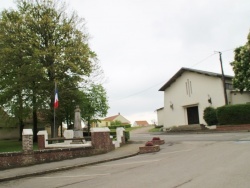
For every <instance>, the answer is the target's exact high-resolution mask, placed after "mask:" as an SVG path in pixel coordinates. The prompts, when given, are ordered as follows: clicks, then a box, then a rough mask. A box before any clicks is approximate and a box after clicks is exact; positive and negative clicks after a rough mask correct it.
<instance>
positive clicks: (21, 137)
mask: <svg viewBox="0 0 250 188" xmlns="http://www.w3.org/2000/svg"><path fill="white" fill-rule="evenodd" d="M23 128H24V123H23V120H22V119H20V118H19V141H22V139H23V135H22V134H23Z"/></svg>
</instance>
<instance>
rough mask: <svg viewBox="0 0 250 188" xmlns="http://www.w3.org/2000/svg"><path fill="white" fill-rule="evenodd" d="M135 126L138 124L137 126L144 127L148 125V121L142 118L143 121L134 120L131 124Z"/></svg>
mask: <svg viewBox="0 0 250 188" xmlns="http://www.w3.org/2000/svg"><path fill="white" fill-rule="evenodd" d="M133 125H134V126H135V127H137V126H139V127H144V126H148V125H149V124H148V122H147V121H145V120H143V121H135V122H134V124H133Z"/></svg>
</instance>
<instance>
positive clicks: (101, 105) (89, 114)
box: [82, 84, 109, 134]
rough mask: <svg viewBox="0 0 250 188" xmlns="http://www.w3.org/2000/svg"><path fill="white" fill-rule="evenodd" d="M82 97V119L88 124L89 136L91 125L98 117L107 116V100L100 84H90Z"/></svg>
mask: <svg viewBox="0 0 250 188" xmlns="http://www.w3.org/2000/svg"><path fill="white" fill-rule="evenodd" d="M82 96H83V98H82V105H83V112H82V117H83V118H84V119H85V120H87V122H88V134H89V131H90V125H91V123H92V122H97V121H99V120H98V119H99V118H100V117H104V116H106V115H107V112H108V109H109V106H108V99H107V94H106V91H105V89H104V88H103V87H102V85H100V84H96V85H95V84H92V85H91V86H90V88H89V89H88V90H87V92H85V93H83V95H82Z"/></svg>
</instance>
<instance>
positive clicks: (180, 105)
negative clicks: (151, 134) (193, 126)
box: [163, 71, 225, 127]
mask: <svg viewBox="0 0 250 188" xmlns="http://www.w3.org/2000/svg"><path fill="white" fill-rule="evenodd" d="M209 97H211V100H212V104H210V103H208V98H209ZM224 104H225V99H224V92H223V84H222V80H221V78H219V77H214V76H208V75H204V74H199V73H196V72H188V71H186V72H184V73H183V74H182V75H181V76H180V77H178V78H177V79H176V81H175V82H173V83H172V85H171V86H170V87H168V88H167V89H166V90H165V92H164V115H163V117H166V118H164V127H171V126H175V125H187V124H188V119H187V110H186V108H187V107H191V106H198V110H199V121H200V122H199V123H200V124H205V121H204V120H203V111H204V109H205V108H206V107H208V106H212V107H215V108H216V107H219V106H222V105H224ZM171 105H173V107H172V108H171Z"/></svg>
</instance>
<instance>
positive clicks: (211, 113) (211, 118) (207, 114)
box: [203, 107, 218, 126]
mask: <svg viewBox="0 0 250 188" xmlns="http://www.w3.org/2000/svg"><path fill="white" fill-rule="evenodd" d="M203 119H204V120H205V121H206V123H207V125H208V126H211V125H217V124H218V119H217V115H216V109H215V108H213V107H207V108H205V110H204V113H203Z"/></svg>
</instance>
